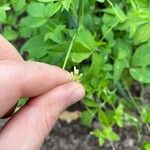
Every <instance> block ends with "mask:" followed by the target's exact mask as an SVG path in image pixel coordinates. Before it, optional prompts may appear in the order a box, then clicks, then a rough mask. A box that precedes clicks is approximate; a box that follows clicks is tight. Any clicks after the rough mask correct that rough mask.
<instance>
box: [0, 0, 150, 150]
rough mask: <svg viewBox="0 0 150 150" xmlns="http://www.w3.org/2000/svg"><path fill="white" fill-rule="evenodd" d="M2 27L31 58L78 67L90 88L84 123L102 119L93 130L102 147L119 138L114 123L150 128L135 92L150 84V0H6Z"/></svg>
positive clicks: (0, 17) (0, 16) (78, 76)
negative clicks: (136, 86)
mask: <svg viewBox="0 0 150 150" xmlns="http://www.w3.org/2000/svg"><path fill="white" fill-rule="evenodd" d="M0 25H1V26H0V30H1V31H2V34H3V35H4V36H5V37H6V38H7V39H8V40H10V41H12V42H13V43H15V45H16V47H17V48H18V49H19V50H20V53H21V54H22V55H23V56H24V55H25V54H26V53H27V54H26V57H27V58H26V59H28V60H29V59H30V60H35V61H41V62H45V63H48V64H54V65H57V66H60V67H63V68H65V69H67V70H69V71H72V68H73V66H77V68H78V69H79V70H77V69H76V68H75V69H74V72H73V73H72V74H73V77H74V80H75V81H80V82H82V83H83V84H84V86H85V88H86V97H85V99H84V101H83V104H84V106H85V111H83V115H82V117H81V123H82V124H84V125H88V126H90V125H91V124H92V122H93V120H95V119H96V120H97V121H98V122H99V123H100V128H99V129H95V130H94V131H93V132H92V133H91V134H92V135H94V136H95V137H97V138H98V140H99V143H100V145H103V144H104V143H105V141H106V140H108V141H110V142H111V144H112V142H113V141H119V139H120V137H119V133H115V132H114V130H113V129H114V127H118V128H122V127H124V126H125V125H130V126H134V127H135V128H136V129H137V128H139V127H142V125H146V126H147V127H149V125H148V124H149V123H150V117H149V113H150V110H149V108H150V107H149V105H146V104H145V103H144V100H143V97H142V92H141V97H139V98H137V97H136V98H135V97H134V96H133V95H132V93H131V92H130V86H131V85H132V83H133V82H135V80H136V82H140V84H141V85H142V87H143V86H144V85H145V84H146V85H147V86H149V84H150V4H149V1H148V0H121V1H119V0H113V1H111V0H89V1H87V0H61V1H60V0H19V1H18V0H1V1H0ZM20 45H21V46H20ZM79 72H81V73H82V74H83V76H82V74H80V73H79ZM137 99H138V100H137ZM139 99H142V102H141V101H140V100H139ZM20 104H24V100H23V102H22V101H21V103H20ZM134 112H138V113H134ZM148 130H149V131H148V132H150V128H148ZM138 134H139V133H138ZM147 145H148V144H147V143H146V144H144V146H143V149H146V150H147V147H148V146H147Z"/></svg>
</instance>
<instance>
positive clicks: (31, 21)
mask: <svg viewBox="0 0 150 150" xmlns="http://www.w3.org/2000/svg"><path fill="white" fill-rule="evenodd" d="M46 21H47V19H46V18H38V17H30V16H28V17H27V18H25V20H24V23H25V25H26V26H28V27H30V28H38V27H41V26H42V25H44V24H45V23H46Z"/></svg>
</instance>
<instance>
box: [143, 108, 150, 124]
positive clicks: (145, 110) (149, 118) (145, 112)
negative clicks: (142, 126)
mask: <svg viewBox="0 0 150 150" xmlns="http://www.w3.org/2000/svg"><path fill="white" fill-rule="evenodd" d="M149 114H150V105H148V106H144V107H142V111H141V117H142V119H143V120H144V121H145V122H146V123H150V115H149Z"/></svg>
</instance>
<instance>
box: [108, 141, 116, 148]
mask: <svg viewBox="0 0 150 150" xmlns="http://www.w3.org/2000/svg"><path fill="white" fill-rule="evenodd" d="M109 142H110V144H111V147H112V150H115V146H114V144H113V142H112V141H111V140H110V141H109Z"/></svg>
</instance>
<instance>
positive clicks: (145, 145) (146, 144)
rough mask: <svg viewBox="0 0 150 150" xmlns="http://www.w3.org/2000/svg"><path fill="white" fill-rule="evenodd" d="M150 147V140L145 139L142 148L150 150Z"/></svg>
mask: <svg viewBox="0 0 150 150" xmlns="http://www.w3.org/2000/svg"><path fill="white" fill-rule="evenodd" d="M149 149H150V141H144V143H143V144H142V150H149Z"/></svg>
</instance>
